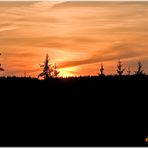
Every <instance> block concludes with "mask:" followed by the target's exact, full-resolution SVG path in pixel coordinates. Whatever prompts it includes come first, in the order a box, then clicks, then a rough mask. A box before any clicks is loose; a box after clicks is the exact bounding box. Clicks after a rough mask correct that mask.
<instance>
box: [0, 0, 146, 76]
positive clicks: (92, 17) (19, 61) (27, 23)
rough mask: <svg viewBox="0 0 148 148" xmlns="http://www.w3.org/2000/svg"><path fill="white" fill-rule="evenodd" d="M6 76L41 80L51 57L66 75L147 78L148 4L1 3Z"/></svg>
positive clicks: (1, 48) (0, 46) (0, 28)
mask: <svg viewBox="0 0 148 148" xmlns="http://www.w3.org/2000/svg"><path fill="white" fill-rule="evenodd" d="M0 52H1V53H2V55H1V56H0V63H1V64H2V66H3V68H5V72H1V75H5V76H8V75H9V76H10V75H17V76H23V75H24V73H26V74H27V75H30V76H37V75H38V74H39V73H40V72H41V69H40V67H39V64H42V63H43V61H44V59H45V55H46V53H48V54H49V57H50V60H51V63H57V65H58V66H59V68H60V71H61V74H60V75H61V76H62V75H63V76H74V75H76V76H79V75H96V74H97V73H98V67H99V65H100V63H103V64H104V67H105V73H106V74H115V73H116V64H117V60H118V59H119V58H120V59H122V61H123V62H124V64H125V66H130V67H131V70H133V71H134V70H136V64H137V61H139V60H141V61H142V63H143V65H144V69H145V72H147V73H148V2H91V1H90V2H84V1H83V2H60V3H59V2H58V3H57V2H49V1H48V2H47V1H46V2H45V1H44V2H42V1H40V2H37V1H34V2H31V1H30V2H0Z"/></svg>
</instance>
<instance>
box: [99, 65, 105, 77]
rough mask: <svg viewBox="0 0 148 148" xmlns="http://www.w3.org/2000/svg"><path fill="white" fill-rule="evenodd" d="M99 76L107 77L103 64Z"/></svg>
mask: <svg viewBox="0 0 148 148" xmlns="http://www.w3.org/2000/svg"><path fill="white" fill-rule="evenodd" d="M99 76H105V74H104V66H103V64H101V66H100V73H99Z"/></svg>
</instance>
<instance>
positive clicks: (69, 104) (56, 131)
mask: <svg viewBox="0 0 148 148" xmlns="http://www.w3.org/2000/svg"><path fill="white" fill-rule="evenodd" d="M147 84H148V76H147V75H141V76H136V75H133V76H88V77H70V78H49V79H47V80H38V79H36V78H31V77H28V78H27V77H7V78H5V77H1V78H0V86H1V88H0V89H1V99H0V100H1V115H2V116H1V119H2V121H3V122H1V123H2V125H1V127H4V128H3V129H2V131H1V133H2V135H3V136H2V138H1V142H0V145H1V146H147V143H146V142H145V141H144V139H145V138H146V137H147V136H148V126H147V125H148V124H147V118H146V113H147V112H146V108H147V104H146V98H147V97H146V96H147V88H146V85H147ZM7 141H9V143H8V142H7Z"/></svg>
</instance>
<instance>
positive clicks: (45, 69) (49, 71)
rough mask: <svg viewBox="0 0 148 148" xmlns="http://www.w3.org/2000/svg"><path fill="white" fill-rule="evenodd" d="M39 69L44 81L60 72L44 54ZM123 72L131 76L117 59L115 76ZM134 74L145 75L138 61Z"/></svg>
mask: <svg viewBox="0 0 148 148" xmlns="http://www.w3.org/2000/svg"><path fill="white" fill-rule="evenodd" d="M0 55H2V54H1V53H0ZM40 67H41V68H42V72H41V73H40V74H39V75H38V79H39V78H40V77H41V78H43V79H44V80H46V79H49V78H56V77H58V76H59V73H60V71H59V70H58V69H57V65H56V63H55V64H54V65H53V64H51V63H49V56H48V54H46V57H45V61H44V64H42V65H40ZM104 70H105V69H104V65H103V64H101V65H100V68H99V72H98V76H101V77H104V76H105V73H104ZM0 71H4V68H2V66H1V64H0ZM125 71H126V75H128V76H130V75H131V70H130V67H128V68H125V67H123V63H122V61H121V60H120V59H119V60H118V63H117V69H116V75H117V76H123V73H124V72H125ZM134 74H135V75H138V76H142V75H146V73H145V72H144V70H143V64H142V62H141V61H138V63H137V70H136V71H134Z"/></svg>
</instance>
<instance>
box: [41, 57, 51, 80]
mask: <svg viewBox="0 0 148 148" xmlns="http://www.w3.org/2000/svg"><path fill="white" fill-rule="evenodd" d="M40 67H43V72H42V73H40V74H39V75H38V78H39V77H43V78H44V80H47V79H48V78H50V77H52V72H53V69H52V67H51V64H49V57H48V54H46V59H45V62H44V65H40Z"/></svg>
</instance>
